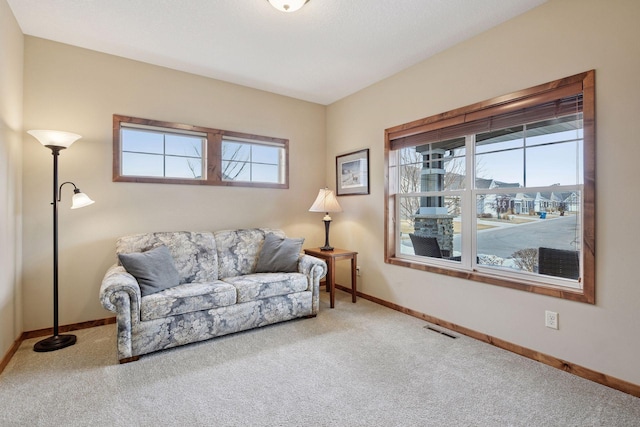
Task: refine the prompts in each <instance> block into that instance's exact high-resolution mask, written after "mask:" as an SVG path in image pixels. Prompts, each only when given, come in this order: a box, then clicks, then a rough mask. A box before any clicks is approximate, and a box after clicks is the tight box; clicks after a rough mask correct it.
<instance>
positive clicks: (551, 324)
mask: <svg viewBox="0 0 640 427" xmlns="http://www.w3.org/2000/svg"><path fill="white" fill-rule="evenodd" d="M544 326H546V327H547V328H551V329H558V313H556V312H555V311H549V310H547V311H545V312H544Z"/></svg>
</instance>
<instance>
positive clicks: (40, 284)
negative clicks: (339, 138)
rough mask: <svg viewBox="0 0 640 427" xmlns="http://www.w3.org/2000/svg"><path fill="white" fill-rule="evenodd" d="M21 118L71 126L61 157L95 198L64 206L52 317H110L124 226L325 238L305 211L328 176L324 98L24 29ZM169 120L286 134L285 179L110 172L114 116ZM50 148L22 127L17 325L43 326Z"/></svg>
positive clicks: (28, 124)
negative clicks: (261, 229) (72, 137)
mask: <svg viewBox="0 0 640 427" xmlns="http://www.w3.org/2000/svg"><path fill="white" fill-rule="evenodd" d="M24 67H25V74H24V76H25V77H24V78H25V81H24V85H25V91H24V128H25V129H26V130H28V129H57V130H66V131H71V132H75V133H79V134H80V135H82V136H83V138H82V139H80V140H79V141H77V142H76V143H74V144H73V145H72V146H71V147H70V148H69V149H68V150H64V151H62V153H61V155H60V159H59V168H60V182H63V181H73V182H74V183H75V184H76V185H77V186H78V187H79V188H80V189H81V190H82V191H83V192H85V193H87V194H88V195H89V196H90V197H91V198H93V199H94V200H95V201H96V203H95V204H94V205H92V206H89V207H87V208H84V209H78V210H73V211H72V210H69V209H68V206H70V203H71V196H72V191H71V190H72V188H71V187H65V189H64V193H63V195H62V199H63V200H62V203H61V205H60V216H59V218H60V222H59V224H60V239H59V240H60V244H59V247H60V324H68V323H75V322H82V321H86V320H94V319H100V318H105V317H110V316H112V313H110V312H108V311H106V310H104V309H103V308H102V307H101V305H100V303H99V301H98V290H99V288H100V282H101V280H102V276H103V275H104V273H105V271H106V269H107V268H108V267H109V266H110V265H111V264H112V263H113V262H114V257H115V255H114V248H115V240H116V238H117V237H119V236H121V235H125V234H128V233H139V232H147V231H162V230H221V229H226V228H236V227H253V226H268V227H277V228H283V229H284V230H285V231H286V232H287V234H288V235H290V236H303V237H306V238H307V241H306V242H305V246H313V245H320V244H321V243H322V241H321V240H322V236H323V228H322V222H321V218H320V217H318V215H317V214H313V213H310V212H308V209H309V207H310V206H311V204H312V202H313V200H314V198H315V196H316V195H317V192H318V189H319V188H320V187H323V186H324V185H325V181H324V173H325V171H324V168H323V165H322V163H318V161H317V159H324V158H325V156H326V154H325V108H324V107H323V106H321V105H318V104H312V103H308V102H303V101H299V100H295V99H292V98H287V97H283V96H279V95H274V94H270V93H267V92H262V91H258V90H254V89H249V88H246V87H241V86H237V85H232V84H229V83H224V82H221V81H216V80H212V79H208V78H204V77H198V76H195V75H191V74H187V73H182V72H177V71H173V70H169V69H166V68H161V67H157V66H152V65H148V64H143V63H140V62H136V61H131V60H127V59H123V58H118V57H114V56H110V55H105V54H100V53H97V52H93V51H89V50H84V49H80V48H76V47H71V46H68V45H63V44H59V43H55V42H51V41H47V40H43V39H38V38H33V37H26V38H25V65H24ZM114 113H117V114H125V115H131V116H136V117H143V118H150V119H157V120H166V121H174V122H180V123H187V124H194V125H202V126H208V127H213V128H218V129H227V130H234V131H239V132H246V133H251V134H258V135H266V136H273V137H280V138H288V139H289V144H290V163H291V167H290V171H289V177H290V188H289V189H288V190H273V189H253V188H224V187H213V186H191V185H162V184H135V183H114V182H112V181H111V176H112V160H111V158H112V133H111V127H112V115H113V114H114ZM51 165H52V160H51V152H50V151H49V150H48V149H45V148H43V147H42V146H41V145H40V144H39V143H38V142H37V141H36V140H35V139H34V138H32V137H31V136H29V135H27V134H25V135H24V251H23V257H24V270H23V271H24V280H23V286H24V329H25V330H33V329H38V328H44V327H47V326H51V316H52V309H51V299H52V296H51V295H52V291H51V287H52V285H51V275H52V272H51V271H52V268H51V263H52V213H51V207H50V201H51V200H50V199H51V182H52V177H51V174H52V171H51V170H52V166H51Z"/></svg>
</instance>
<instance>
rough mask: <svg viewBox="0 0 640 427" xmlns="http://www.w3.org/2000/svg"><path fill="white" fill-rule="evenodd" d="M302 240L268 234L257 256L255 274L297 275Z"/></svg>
mask: <svg viewBox="0 0 640 427" xmlns="http://www.w3.org/2000/svg"><path fill="white" fill-rule="evenodd" d="M303 243H304V239H303V238H299V239H289V238H283V237H279V236H276V235H275V234H273V233H269V234H267V235H266V236H265V238H264V244H263V245H262V249H261V250H260V255H259V256H258V265H257V266H256V273H297V272H298V258H299V257H300V251H301V250H302V244H303Z"/></svg>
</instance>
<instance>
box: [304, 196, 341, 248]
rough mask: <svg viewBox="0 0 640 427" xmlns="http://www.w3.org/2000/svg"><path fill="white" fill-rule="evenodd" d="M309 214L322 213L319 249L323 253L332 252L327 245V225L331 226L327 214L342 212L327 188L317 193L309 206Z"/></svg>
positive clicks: (336, 200) (329, 217)
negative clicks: (320, 244)
mask: <svg viewBox="0 0 640 427" xmlns="http://www.w3.org/2000/svg"><path fill="white" fill-rule="evenodd" d="M309 212H324V213H325V216H324V218H323V219H322V220H323V221H324V233H325V235H324V246H323V247H321V248H320V250H323V251H332V250H333V247H332V246H331V245H330V244H329V225H330V224H331V216H330V215H329V212H342V208H341V207H340V204H339V203H338V199H336V195H335V194H334V193H333V191H331V190H329V189H328V188H323V189H321V190H320V191H319V192H318V197H316V200H315V201H314V202H313V205H311V208H310V209H309Z"/></svg>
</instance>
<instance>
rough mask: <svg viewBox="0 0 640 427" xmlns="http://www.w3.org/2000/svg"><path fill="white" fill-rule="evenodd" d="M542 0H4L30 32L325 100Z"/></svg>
mask: <svg viewBox="0 0 640 427" xmlns="http://www.w3.org/2000/svg"><path fill="white" fill-rule="evenodd" d="M545 1H546V0H310V1H309V3H307V5H306V6H304V7H303V8H302V9H300V10H299V11H297V12H293V13H283V12H279V11H277V10H276V9H274V8H273V7H271V5H269V3H268V2H267V0H48V1H43V0H8V3H9V6H10V7H11V9H12V10H13V13H14V15H15V16H16V19H17V21H18V23H19V25H20V27H21V29H22V31H23V32H24V33H25V34H27V35H31V36H36V37H42V38H45V39H50V40H55V41H58V42H62V43H67V44H70V45H75V46H80V47H84V48H87V49H92V50H96V51H100V52H105V53H110V54H113V55H118V56H122V57H125V58H131V59H136V60H139V61H143V62H147V63H150V64H155V65H161V66H164V67H168V68H173V69H176V70H182V71H186V72H190V73H194V74H199V75H202V76H207V77H212V78H216V79H220V80H224V81H228V82H232V83H237V84H240V85H244V86H249V87H253V88H257V89H262V90H266V91H269V92H274V93H278V94H282V95H287V96H291V97H294V98H298V99H303V100H307V101H312V102H316V103H320V104H325V105H327V104H330V103H332V102H334V101H337V100H339V99H340V98H343V97H345V96H347V95H350V94H352V93H354V92H357V91H358V90H360V89H362V88H365V87H367V86H369V85H371V84H373V83H375V82H377V81H380V80H382V79H384V78H386V77H388V76H390V75H392V74H395V73H396V72H398V71H401V70H403V69H405V68H407V67H409V66H411V65H413V64H416V63H418V62H420V61H422V60H424V59H426V58H428V57H430V56H432V55H434V54H436V53H438V52H440V51H442V50H445V49H447V48H448V47H451V46H453V45H455V44H457V43H459V42H461V41H463V40H465V39H468V38H470V37H473V36H475V35H476V34H479V33H481V32H483V31H485V30H487V29H489V28H491V27H494V26H496V25H498V24H500V23H502V22H504V21H507V20H509V19H510V18H512V17H514V16H516V15H519V14H521V13H523V12H525V11H527V10H529V9H532V8H534V7H536V6H538V5H540V4H542V3H544V2H545Z"/></svg>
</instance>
